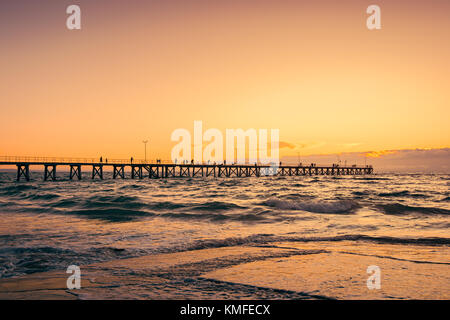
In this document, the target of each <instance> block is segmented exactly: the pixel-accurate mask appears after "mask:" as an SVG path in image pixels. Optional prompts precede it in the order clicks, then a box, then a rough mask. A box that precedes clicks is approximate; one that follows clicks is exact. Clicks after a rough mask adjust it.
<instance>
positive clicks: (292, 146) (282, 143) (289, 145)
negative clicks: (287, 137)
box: [278, 141, 295, 149]
mask: <svg viewBox="0 0 450 320" xmlns="http://www.w3.org/2000/svg"><path fill="white" fill-rule="evenodd" d="M278 147H279V148H280V149H283V148H289V149H295V144H293V143H289V142H286V141H280V142H279V144H278Z"/></svg>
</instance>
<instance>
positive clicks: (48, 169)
mask: <svg viewBox="0 0 450 320" xmlns="http://www.w3.org/2000/svg"><path fill="white" fill-rule="evenodd" d="M48 179H51V180H52V181H55V180H56V165H55V164H46V165H44V181H47V180H48Z"/></svg>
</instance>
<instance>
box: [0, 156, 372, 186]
mask: <svg viewBox="0 0 450 320" xmlns="http://www.w3.org/2000/svg"><path fill="white" fill-rule="evenodd" d="M1 166H15V167H16V168H17V181H20V180H21V179H24V180H26V181H30V178H31V171H30V167H31V166H33V167H36V166H37V167H43V169H44V175H43V179H44V180H45V181H48V180H50V181H55V180H57V176H56V168H57V167H58V166H60V167H61V166H65V167H69V168H70V171H69V172H70V174H69V179H70V180H74V179H75V180H81V179H82V178H83V177H84V176H83V175H82V168H83V167H84V168H86V167H87V168H88V170H89V171H88V174H89V176H90V178H91V179H101V180H102V179H103V177H104V175H103V172H104V169H105V168H108V169H112V170H111V171H112V173H113V179H125V178H126V177H127V175H126V173H128V177H130V178H131V179H143V178H175V177H227V178H229V177H262V176H274V175H278V176H312V175H330V176H339V175H366V174H372V173H373V167H372V166H371V165H365V166H357V165H352V166H340V165H338V164H333V165H331V166H316V164H313V163H312V164H309V165H303V164H298V165H284V164H283V165H282V164H281V163H278V164H260V163H255V164H238V163H233V164H226V163H221V164H216V163H193V162H191V163H186V161H185V162H183V163H173V162H171V161H167V160H166V161H163V160H153V161H151V160H149V161H147V160H132V159H128V160H124V159H110V160H108V159H105V160H103V159H91V158H55V157H53V158H50V157H14V156H12V157H11V156H4V157H0V168H1Z"/></svg>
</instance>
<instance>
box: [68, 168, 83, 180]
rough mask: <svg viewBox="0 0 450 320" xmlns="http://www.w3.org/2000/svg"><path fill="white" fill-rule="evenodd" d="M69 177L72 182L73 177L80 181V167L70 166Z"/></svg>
mask: <svg viewBox="0 0 450 320" xmlns="http://www.w3.org/2000/svg"><path fill="white" fill-rule="evenodd" d="M69 177H70V180H72V179H73V177H77V178H78V180H81V166H80V165H71V166H70V176H69Z"/></svg>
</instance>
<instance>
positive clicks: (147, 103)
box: [0, 0, 450, 163]
mask: <svg viewBox="0 0 450 320" xmlns="http://www.w3.org/2000/svg"><path fill="white" fill-rule="evenodd" d="M71 4H77V5H79V6H80V8H81V30H68V29H67V28H66V19H67V17H68V14H66V8H67V6H69V5H71ZM371 4H377V5H379V6H380V8H381V25H382V28H381V29H380V30H368V29H367V27H366V19H367V17H368V16H369V15H368V14H367V13H366V8H367V7H368V6H369V5H371ZM449 14H450V2H449V1H438V0H430V1H424V0H421V1H414V0H412V1H402V0H399V1H378V0H373V1H362V0H358V1H356V0H354V1H350V0H343V1H320V0H319V1H307V2H306V1H293V0H289V1H287V0H260V1H250V0H241V1H233V0H227V1H220V0H217V1H206V0H205V1H191V0H183V1H181V0H179V1H175V0H165V1H138V0H129V1H126V2H125V1H116V0H108V1H106V0H96V1H75V0H67V1H66V0H53V1H50V0H42V1H31V0H30V1H25V0H16V1H8V2H6V1H1V2H0V43H1V50H0V97H1V98H0V137H1V138H0V155H19V156H20V155H32V156H71V157H98V156H100V155H102V156H103V157H109V158H129V157H130V156H134V157H135V158H143V157H144V155H143V153H144V146H143V143H142V141H143V140H149V143H148V145H147V152H148V157H149V158H162V159H168V158H169V157H170V152H171V149H172V147H173V146H174V145H175V142H172V141H171V140H170V137H171V133H172V132H173V131H174V130H176V129H178V128H186V129H188V130H189V131H191V132H193V123H194V121H195V120H201V121H203V127H204V129H205V130H206V129H208V128H217V129H219V130H221V131H223V132H225V130H226V129H227V128H231V129H235V128H242V129H244V130H247V129H249V128H254V129H272V128H274V129H279V130H280V140H281V142H280V147H281V149H280V155H281V156H282V157H288V158H289V157H292V158H297V157H298V155H299V154H300V156H311V155H330V154H331V155H336V154H351V153H353V154H365V153H370V152H382V151H385V150H388V151H389V150H390V151H392V150H393V151H396V150H397V151H398V150H404V151H402V152H403V153H402V154H407V150H416V149H419V150H424V151H426V153H427V154H429V155H430V157H433V156H434V153H433V152H434V151H429V150H437V151H436V152H439V150H442V149H443V148H444V149H445V148H448V147H450V126H449V116H450V111H449V109H450V108H449V107H450V81H449V80H448V75H449V74H450V59H449V58H450V19H449ZM405 150H406V151H405ZM333 157H334V158H336V156H331V158H333ZM382 157H385V156H384V155H383V156H382ZM331 158H330V159H331ZM369 158H376V157H369ZM443 159H444V160H443V161H444V162H448V160H449V157H448V153H447V156H446V157H444V158H443ZM405 161H406V160H405ZM405 163H406V162H405Z"/></svg>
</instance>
